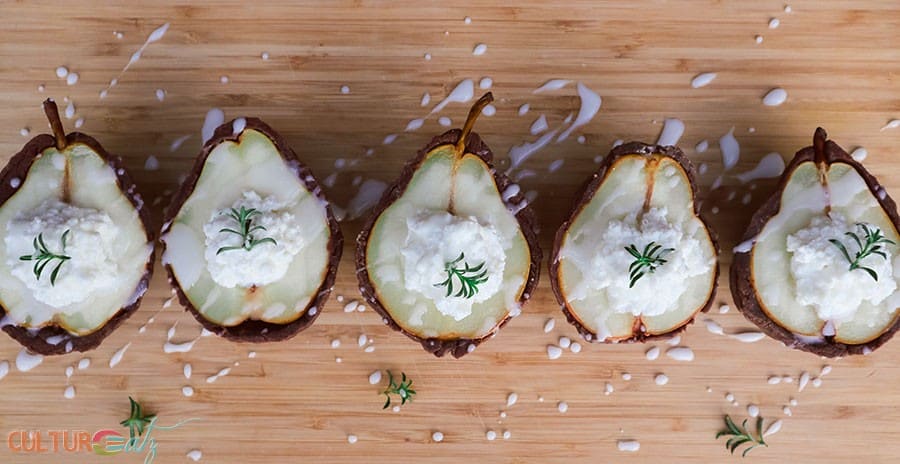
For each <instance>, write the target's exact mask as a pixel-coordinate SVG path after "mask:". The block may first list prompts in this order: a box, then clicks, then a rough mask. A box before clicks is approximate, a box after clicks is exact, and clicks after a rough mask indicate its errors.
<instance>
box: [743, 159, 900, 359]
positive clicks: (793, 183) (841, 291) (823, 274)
mask: <svg viewBox="0 0 900 464" xmlns="http://www.w3.org/2000/svg"><path fill="white" fill-rule="evenodd" d="M825 170H826V171H825V176H824V179H825V183H824V184H823V183H822V182H821V178H820V172H819V169H818V167H817V166H816V164H815V163H814V162H811V161H810V162H805V163H801V164H799V165H798V166H797V167H796V169H794V171H793V172H792V174H791V177H790V178H789V180H788V181H787V183H786V184H785V187H784V191H783V192H782V193H781V207H780V210H779V212H778V213H777V214H776V215H774V216H773V217H772V218H771V219H769V221H768V222H767V223H766V225H765V227H764V228H763V229H762V231H761V232H760V233H759V235H758V236H757V237H756V240H755V244H754V247H753V253H752V258H751V267H752V276H753V282H754V286H755V287H756V289H757V294H758V297H759V300H760V302H761V303H762V308H763V310H764V311H765V312H766V313H767V314H768V315H769V317H771V318H772V319H773V320H775V321H778V323H779V324H780V325H782V326H783V327H784V328H786V329H788V330H790V331H791V332H793V333H795V334H797V335H798V336H799V337H802V338H804V339H805V340H807V341H810V342H811V341H813V340H815V339H817V338H818V339H822V338H824V337H826V336H830V337H834V339H835V340H837V341H840V342H842V343H847V344H861V343H866V342H869V341H871V340H873V339H875V338H876V337H878V336H879V335H881V334H882V333H883V332H884V331H885V330H886V328H887V327H889V326H890V325H891V323H892V322H893V321H894V319H895V317H896V316H897V308H898V307H900V292H897V291H896V289H897V286H898V285H897V284H898V279H900V273H897V274H895V273H894V269H900V253H898V249H897V247H896V246H895V245H890V244H886V246H883V248H882V251H883V252H884V254H885V256H884V257H882V256H878V255H869V256H867V257H865V258H864V259H863V260H861V261H860V264H861V265H864V266H866V267H868V268H870V269H872V270H873V271H875V272H876V275H877V277H878V280H875V279H873V278H872V277H871V276H870V275H869V274H867V273H866V272H864V271H862V270H850V269H849V265H850V263H849V262H848V261H847V259H846V258H845V257H844V256H843V254H842V252H841V251H840V249H839V247H838V246H836V245H835V244H834V243H833V242H831V241H830V240H839V241H841V242H842V243H843V244H844V246H845V248H846V249H847V250H848V252H849V253H850V255H851V257H853V256H854V255H855V252H856V251H858V246H857V244H856V243H855V242H854V241H853V239H852V238H850V236H849V235H847V234H848V233H856V234H857V236H859V237H860V238H862V235H861V234H860V228H859V227H858V226H857V225H856V224H865V225H866V226H867V227H869V228H870V230H875V229H877V230H878V231H880V232H881V234H882V235H883V236H884V237H885V238H886V239H888V240H891V241H893V242H894V243H900V235H898V232H897V229H896V228H895V227H894V224H893V222H891V220H890V218H889V217H888V215H887V214H885V212H884V209H882V207H881V205H879V203H878V201H877V200H876V198H875V196H873V195H872V194H871V192H870V191H869V188H868V187H867V185H866V182H865V181H864V180H863V178H862V177H861V176H860V175H859V173H857V171H856V170H855V169H853V168H852V167H851V166H850V165H848V164H844V163H833V164H829V165H827V167H826V168H825ZM826 211H827V212H826Z"/></svg>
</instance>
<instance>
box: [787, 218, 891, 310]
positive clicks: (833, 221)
mask: <svg viewBox="0 0 900 464" xmlns="http://www.w3.org/2000/svg"><path fill="white" fill-rule="evenodd" d="M869 227H874V226H869ZM846 232H854V233H856V234H857V235H858V236H859V237H860V239H862V237H863V235H862V234H861V230H860V229H859V228H858V227H857V226H856V225H855V224H851V223H848V222H847V220H846V219H845V218H844V217H843V216H842V215H841V214H839V213H836V212H833V213H832V214H831V217H830V218H829V217H827V216H816V217H814V218H813V219H812V221H810V224H809V225H808V226H807V227H806V228H803V229H800V230H798V231H797V232H795V233H793V234H791V235H789V236H788V237H787V251H788V253H790V260H791V262H790V264H791V276H792V277H793V281H794V285H795V286H796V292H797V302H798V303H800V304H802V305H807V306H812V307H813V308H814V310H815V311H816V315H817V316H818V317H819V318H820V319H822V320H823V321H833V322H834V323H835V324H840V323H841V322H846V321H848V320H850V319H852V318H853V316H854V315H855V314H856V312H857V311H858V310H859V307H860V306H861V305H862V304H864V303H870V304H873V305H878V304H880V303H881V302H883V301H884V300H885V299H886V298H888V297H889V296H891V295H892V294H893V293H894V291H895V290H896V289H897V282H896V280H895V279H894V268H893V265H892V264H891V263H892V258H891V256H892V254H893V251H894V249H893V248H894V247H893V245H889V244H888V245H887V246H882V250H883V251H884V253H885V255H887V259H884V258H882V257H881V256H877V255H874V254H871V255H869V256H868V257H866V258H863V259H862V260H861V261H860V265H861V266H865V267H868V268H869V269H872V270H873V271H875V273H876V274H878V280H877V281H876V280H875V279H873V278H872V277H871V276H870V275H869V274H868V273H867V272H865V271H863V270H861V269H857V270H853V271H851V270H850V269H849V266H850V263H849V262H848V261H847V258H846V257H844V255H843V254H842V253H841V251H840V249H839V248H838V247H837V246H835V245H834V244H833V243H831V242H830V241H829V240H830V239H837V240H839V241H840V242H841V243H843V244H844V246H845V247H846V249H847V252H848V253H849V254H850V256H851V257H853V256H854V255H855V254H856V252H857V251H858V247H857V245H856V243H855V242H854V241H853V239H852V238H850V237H848V236H847V235H845V233H846Z"/></svg>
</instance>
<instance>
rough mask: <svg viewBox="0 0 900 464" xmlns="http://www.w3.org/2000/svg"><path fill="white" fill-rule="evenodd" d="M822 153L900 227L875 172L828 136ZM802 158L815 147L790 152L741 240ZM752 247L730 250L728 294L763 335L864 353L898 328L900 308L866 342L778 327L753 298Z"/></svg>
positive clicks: (768, 212)
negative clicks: (808, 338) (814, 338)
mask: <svg viewBox="0 0 900 464" xmlns="http://www.w3.org/2000/svg"><path fill="white" fill-rule="evenodd" d="M825 157H826V162H827V163H828V164H833V163H836V162H839V163H846V164H848V165H850V166H851V167H852V168H853V169H855V170H856V172H857V173H859V175H860V176H861V177H862V178H863V179H864V180H865V181H866V185H867V186H868V187H869V191H870V192H871V193H872V196H873V197H874V198H875V199H876V201H878V203H879V205H880V206H881V208H882V209H883V210H884V211H885V212H886V213H887V215H888V217H889V218H890V220H891V223H893V224H894V227H895V228H896V229H897V230H900V215H898V214H897V205H896V203H894V200H893V199H891V197H890V196H888V195H887V191H885V195H884V198H879V196H878V194H877V193H876V192H877V191H878V189H879V188H881V189H883V187H881V185H880V184H879V183H878V179H876V178H875V176H873V175H872V174H871V173H869V171H867V170H866V169H865V168H864V167H863V166H862V164H860V163H859V162H857V161H856V160H854V159H853V158H852V157H851V156H850V155H848V154H847V152H846V151H844V149H842V148H841V147H840V146H838V144H836V143H834V142H832V141H831V140H828V141H827V142H826V143H825ZM804 162H815V150H814V149H813V147H811V146H810V147H806V148H803V149H801V150H800V151H798V152H797V154H795V155H794V159H792V160H791V162H790V163H789V164H788V166H787V168H786V169H785V170H784V173H783V174H782V176H781V178H780V179H779V180H778V187H777V188H776V189H775V191H774V193H773V194H772V196H771V197H769V199H768V200H766V202H765V203H764V204H763V205H762V206H761V207H760V208H759V209H758V210H757V211H756V213H754V214H753V218H752V219H751V220H750V225H749V226H748V227H747V231H746V232H745V233H744V236H743V238H742V239H741V242H746V241H747V240H755V238H756V236H757V235H759V233H760V232H761V231H762V229H763V227H764V226H765V225H766V223H767V222H768V221H769V219H771V218H772V216H774V215H776V214H778V211H779V210H780V209H781V194H782V192H784V188H785V186H786V185H787V181H788V180H789V178H790V176H791V174H792V173H793V172H794V170H795V169H796V168H797V167H798V166H799V165H800V164H801V163H804ZM755 248H756V243H755V241H754V244H753V248H752V249H751V250H750V251H749V252H747V253H735V254H734V259H733V260H732V263H731V271H730V284H731V296H732V298H733V299H734V303H735V305H736V306H737V308H738V310H739V311H740V312H741V313H742V314H743V315H744V317H746V318H747V319H748V320H749V321H750V322H752V323H754V324H755V325H756V326H757V327H759V328H760V330H762V331H763V332H765V334H766V335H768V336H770V337H772V338H774V339H775V340H778V341H780V342H782V343H784V344H785V346H788V347H791V348H795V349H798V350H802V351H808V352H810V353H813V354H817V355H819V356H824V357H828V358H835V357H841V356H846V355H858V354H867V353H870V352H871V351H874V350H875V349H876V348H878V347H880V346H881V345H883V344H885V343H887V341H888V340H890V339H891V337H893V336H894V333H895V332H897V330H900V312H898V314H897V315H896V316H895V317H894V322H893V324H892V325H891V326H890V327H889V328H888V329H887V330H885V332H883V333H882V334H881V335H879V336H878V337H877V338H875V339H873V340H872V341H869V342H866V343H861V344H856V345H851V344H846V343H841V342H838V341H836V340H834V339H833V338H832V337H826V338H825V339H824V342H823V343H808V342H805V341H803V340H798V339H797V338H796V337H795V336H794V334H793V332H791V331H790V330H788V329H786V328H784V327H782V326H781V325H779V324H778V322H776V321H774V320H773V319H772V318H770V317H769V316H768V315H767V314H766V312H765V311H764V310H763V309H762V307H761V304H760V301H759V300H758V299H757V295H756V291H755V288H754V286H753V283H752V272H751V265H750V263H751V260H750V256H751V255H752V253H753V249H755Z"/></svg>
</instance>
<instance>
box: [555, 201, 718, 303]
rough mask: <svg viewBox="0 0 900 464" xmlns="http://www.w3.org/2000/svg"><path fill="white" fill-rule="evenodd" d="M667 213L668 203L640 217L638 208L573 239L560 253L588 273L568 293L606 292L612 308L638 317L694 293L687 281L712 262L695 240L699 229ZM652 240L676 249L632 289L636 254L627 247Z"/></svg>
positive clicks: (583, 296) (575, 296)
mask: <svg viewBox="0 0 900 464" xmlns="http://www.w3.org/2000/svg"><path fill="white" fill-rule="evenodd" d="M666 213H667V208H665V207H654V208H650V209H649V210H648V211H647V212H646V213H644V214H643V216H642V217H641V218H640V221H639V220H638V213H637V212H633V213H630V214H628V215H627V216H625V217H624V218H622V219H621V220H611V221H609V222H608V223H607V224H606V226H605V228H603V229H602V230H598V229H600V227H602V226H600V227H597V228H591V227H588V226H586V227H585V228H586V229H587V230H592V231H594V230H596V233H589V234H584V236H583V237H582V240H580V241H576V240H568V241H567V242H566V244H565V245H564V246H563V248H562V249H561V250H560V257H561V258H564V259H568V260H570V261H571V262H572V263H573V264H574V265H575V267H576V268H577V269H578V270H579V271H580V272H581V275H582V280H581V282H579V283H578V284H576V285H575V286H574V288H572V289H571V291H570V292H569V294H568V297H569V298H570V299H572V300H576V301H577V300H585V299H587V298H589V293H590V292H591V291H599V292H604V293H605V294H606V303H607V307H608V308H609V309H610V310H612V311H614V312H616V313H631V314H633V315H635V316H638V315H644V316H657V315H660V314H663V313H665V312H667V311H672V310H674V309H676V308H678V301H679V299H680V298H681V296H682V295H683V294H684V293H685V292H686V291H688V288H687V287H686V286H685V285H684V282H685V280H687V279H688V278H690V277H694V276H697V275H700V274H704V273H706V272H708V271H709V269H710V266H711V265H712V263H710V260H709V258H707V257H704V255H703V245H702V243H701V242H700V241H699V240H697V239H695V238H693V234H694V232H695V230H687V229H686V228H685V224H681V223H671V222H669V221H668V220H667V218H666ZM690 224H693V223H688V229H691V226H690ZM693 229H696V225H694V226H693ZM650 243H655V244H657V245H660V246H662V248H672V249H674V250H673V251H670V252H667V253H664V254H662V256H661V257H662V258H663V259H665V260H666V263H665V264H662V265H658V266H657V267H656V269H655V270H654V271H653V272H646V273H645V274H644V276H643V277H641V278H640V279H638V280H637V281H636V282H635V284H634V286H633V287H629V285H630V283H631V279H630V278H629V267H630V266H631V265H632V263H634V262H635V257H634V256H632V255H631V254H630V253H629V252H628V251H626V247H629V246H632V245H633V246H634V247H636V248H637V249H638V251H639V252H642V251H643V250H644V248H645V247H646V246H647V245H649V244H650Z"/></svg>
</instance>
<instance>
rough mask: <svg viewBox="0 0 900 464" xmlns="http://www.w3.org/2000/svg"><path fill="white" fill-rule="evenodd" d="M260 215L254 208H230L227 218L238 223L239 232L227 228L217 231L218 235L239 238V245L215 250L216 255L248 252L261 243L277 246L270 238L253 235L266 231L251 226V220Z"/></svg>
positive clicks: (260, 227) (254, 225)
mask: <svg viewBox="0 0 900 464" xmlns="http://www.w3.org/2000/svg"><path fill="white" fill-rule="evenodd" d="M260 214H262V213H260V212H259V211H258V210H257V209H256V208H246V207H243V206H241V209H235V208H231V209H230V210H229V211H228V216H229V217H231V218H232V219H234V220H235V222H237V223H238V228H239V229H240V230H235V229H232V228H229V227H223V228H222V229H219V233H222V232H224V233H227V234H234V235H237V236H239V237H241V244H240V245H237V246H226V247H221V248H219V249H218V250H216V254H217V255H218V254H221V253H224V252H226V251H231V250H246V251H250V250H252V249H253V248H254V247H256V246H257V245H262V244H263V243H271V244H272V245H278V242H276V241H275V239H273V238H271V237H265V238H257V237H255V236H254V235H253V233H254V232H256V231H260V230H266V228H265V227H263V226H261V225H259V224H253V219H254V218H255V217H256V216H258V215H260Z"/></svg>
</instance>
